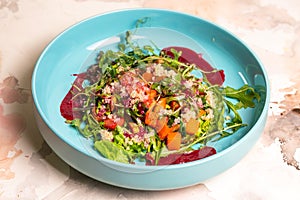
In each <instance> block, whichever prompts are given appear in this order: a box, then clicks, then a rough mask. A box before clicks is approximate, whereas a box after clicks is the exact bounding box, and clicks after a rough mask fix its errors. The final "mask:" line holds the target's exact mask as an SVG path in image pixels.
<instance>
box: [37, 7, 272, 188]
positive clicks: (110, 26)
mask: <svg viewBox="0 0 300 200" xmlns="http://www.w3.org/2000/svg"><path fill="white" fill-rule="evenodd" d="M139 19H143V20H144V21H145V23H143V24H141V25H140V27H139V28H138V31H139V35H140V36H141V37H140V42H141V43H143V42H145V43H147V42H149V41H151V42H154V43H155V44H156V45H157V46H158V47H159V48H163V47H167V46H184V47H188V48H191V49H193V50H195V51H197V52H200V53H202V54H203V56H204V58H205V59H206V60H208V61H209V62H210V63H211V64H212V65H213V66H214V67H217V68H219V69H224V71H225V75H226V80H225V83H224V85H229V86H232V87H235V88H238V87H240V86H242V85H244V84H245V83H247V84H250V85H251V86H253V87H262V88H264V89H265V93H264V94H263V95H262V100H261V101H260V102H259V103H258V104H257V106H256V107H255V108H253V109H247V110H243V111H242V112H241V115H242V118H243V120H244V121H245V122H246V123H248V126H247V127H245V128H243V129H242V130H240V131H239V132H237V133H236V134H234V135H232V136H230V137H227V138H224V139H223V140H221V141H219V142H217V143H215V144H214V147H215V148H216V149H217V152H218V153H217V154H215V155H213V156H210V157H208V158H205V159H202V160H198V161H194V162H190V163H185V164H178V165H169V166H143V165H131V164H123V163H118V162H115V161H111V160H108V159H106V158H103V157H101V156H100V155H99V154H98V153H97V152H96V151H95V150H94V149H93V148H92V145H91V142H90V141H89V140H87V139H85V138H84V137H82V136H81V135H80V134H79V133H78V132H77V131H75V130H74V129H73V128H71V127H70V126H68V125H67V124H66V123H65V122H64V119H63V118H62V117H61V115H60V110H59V106H60V103H61V101H62V99H63V98H64V96H65V95H66V93H67V92H68V90H69V88H70V86H71V84H72V82H73V81H74V77H73V76H71V74H74V73H78V72H80V71H82V70H83V68H84V67H85V66H87V65H89V64H91V63H93V62H94V59H95V56H96V54H95V52H96V51H95V49H97V48H102V49H106V48H111V49H114V48H116V43H117V42H118V41H119V39H120V38H119V36H120V35H122V34H124V32H125V31H127V30H134V29H135V25H136V22H137V20H139ZM32 94H33V98H34V104H35V108H36V109H35V111H36V112H35V113H36V119H37V124H38V127H39V129H40V132H41V134H42V135H43V137H44V139H45V140H46V142H47V143H48V144H49V145H50V147H51V148H52V149H53V150H54V151H55V152H56V153H57V155H59V156H60V157H61V158H62V159H63V160H64V161H65V162H66V163H68V164H69V165H70V166H72V167H73V168H75V169H77V170H78V171H80V172H82V173H84V174H86V175H87V176H90V177H92V178H94V179H96V180H99V181H101V182H104V183H108V184H112V185H115V186H120V187H125V188H133V189H141V190H166V189H175V188H182V187H187V186H190V185H194V184H197V183H201V182H202V181H204V180H207V179H209V178H211V177H214V176H216V175H218V174H220V173H222V172H223V171H225V170H227V169H228V168H230V167H232V166H233V165H234V164H236V163H237V162H239V161H240V160H241V159H242V158H243V157H244V156H245V154H246V153H247V152H248V151H249V150H250V149H251V148H252V147H253V145H254V144H255V142H256V141H257V140H258V138H259V137H260V135H261V133H262V132H263V129H264V126H265V123H266V118H267V111H268V103H269V97H270V90H269V83H268V79H267V75H266V71H265V69H264V68H263V66H262V64H261V63H260V61H259V60H258V59H257V57H256V56H255V55H254V53H253V52H252V51H251V50H249V48H248V47H247V46H246V45H245V44H244V43H243V42H241V41H240V40H239V39H237V38H236V37H235V36H233V35H232V34H230V33H228V32H227V31H225V30H223V29H222V28H220V27H218V26H217V25H215V24H212V23H210V22H207V21H205V20H203V19H200V18H198V17H195V16H191V15H187V14H184V13H178V12H173V11H168V10H157V9H130V10H122V11H115V12H110V13H106V14H102V15H99V16H95V17H92V18H89V19H86V20H84V21H81V22H79V23H77V24H75V25H74V26H72V27H70V28H68V29H67V30H65V31H64V32H62V33H61V34H60V35H58V36H57V37H56V38H55V39H54V40H53V41H52V42H51V43H50V44H49V45H48V46H47V48H46V49H45V50H44V51H43V53H42V54H41V56H40V58H39V60H38V61H37V64H36V66H35V69H34V72H33V76H32Z"/></svg>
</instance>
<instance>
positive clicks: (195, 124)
mask: <svg viewBox="0 0 300 200" xmlns="http://www.w3.org/2000/svg"><path fill="white" fill-rule="evenodd" d="M199 126H200V123H199V121H198V120H196V119H193V118H191V119H190V120H189V121H188V122H187V123H186V125H185V131H186V133H187V134H189V135H194V134H196V133H197V131H198V129H199Z"/></svg>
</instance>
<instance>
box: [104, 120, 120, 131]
mask: <svg viewBox="0 0 300 200" xmlns="http://www.w3.org/2000/svg"><path fill="white" fill-rule="evenodd" d="M103 122H104V125H103V126H104V128H106V129H108V130H114V129H115V128H116V127H117V123H116V122H115V121H114V120H112V119H105V120H103Z"/></svg>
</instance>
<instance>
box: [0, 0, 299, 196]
mask: <svg viewBox="0 0 300 200" xmlns="http://www.w3.org/2000/svg"><path fill="white" fill-rule="evenodd" d="M137 7H154V8H165V9H171V10H177V11H181V12H186V13H189V14H193V15H197V16H199V17H202V18H204V19H206V20H209V21H212V22H214V23H217V24H218V25H220V26H221V27H223V28H225V29H227V30H229V31H230V32H232V33H233V34H235V35H236V36H238V37H239V38H240V39H241V40H243V41H244V42H245V43H246V44H247V45H248V46H249V47H250V48H251V49H252V50H253V51H254V52H255V53H256V54H257V55H258V57H259V58H260V59H261V61H262V63H263V64H264V65H265V68H266V70H267V72H268V75H269V79H270V83H271V103H270V109H269V115H268V121H267V125H266V127H265V129H264V132H263V133H262V136H261V138H260V139H259V141H258V142H257V143H256V144H255V146H254V147H253V149H252V150H251V151H250V152H249V153H248V154H247V155H246V157H245V158H243V159H242V160H241V162H239V163H238V164H236V165H235V166H234V167H232V168H230V169H229V170H227V171H226V172H224V173H222V174H220V175H218V176H216V177H214V178H211V179H209V180H207V181H205V182H203V183H201V184H198V185H194V186H191V187H188V188H183V189H177V190H172V191H152V192H150V191H135V190H128V189H124V188H118V187H114V186H110V185H106V184H103V183H101V182H97V181H95V180H93V179H91V178H88V177H86V176H84V175H82V174H81V173H79V172H77V171H75V170H74V169H72V168H70V167H69V166H68V165H67V164H66V163H65V162H64V161H63V160H61V159H60V158H59V157H57V156H56V154H54V153H53V151H52V150H51V149H50V148H49V146H48V145H47V144H46V143H45V142H44V140H43V138H42V137H41V134H40V133H39V131H38V129H37V126H36V123H35V119H34V116H33V104H32V97H31V91H30V87H31V86H30V84H31V74H32V71H33V68H34V65H35V62H36V60H37V58H38V57H39V55H40V53H41V52H42V50H43V49H44V48H45V46H46V45H47V44H48V43H49V42H50V41H51V40H52V39H53V38H54V37H55V36H56V35H57V34H59V33H60V32H61V31H63V30H64V29H65V28H67V27H69V26H70V25H72V24H74V23H76V22H79V21H81V20H83V19H85V18H88V17H90V16H94V15H97V14H100V13H103V12H107V11H111V10H116V9H122V8H137ZM299 10H300V1H299V0H285V1H281V0H226V1H221V0H215V1H211V0H186V1H181V0H168V1H162V0H62V1H59V0H51V1H50V0H49V1H46V0H31V1H29V0H0V199H1V200H2V199H3V200H10V199H12V200H15V199H28V200H29V199H30V200H31V199H47V200H48V199H50V200H52V199H62V200H67V199H93V200H94V199H120V200H121V199H122V200H123V199H172V200H176V199H210V200H213V199H215V200H226V199H228V200H229V199H234V200H235V199H237V200H240V199H243V200H246V199H251V200H256V199H257V200H258V199H264V200H266V199H272V200H273V199H289V200H291V199H300V193H299V188H300V93H299V87H300V67H299V66H298V64H300V37H299V36H300V12H299Z"/></svg>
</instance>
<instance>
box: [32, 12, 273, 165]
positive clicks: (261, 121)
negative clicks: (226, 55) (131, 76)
mask: <svg viewBox="0 0 300 200" xmlns="http://www.w3.org/2000/svg"><path fill="white" fill-rule="evenodd" d="M137 10H138V11H147V12H151V11H153V12H167V13H172V14H179V15H182V16H187V17H192V18H195V19H199V20H202V21H203V22H204V23H208V24H210V25H211V26H214V27H215V28H217V29H219V30H220V31H223V32H225V33H227V34H228V35H230V36H231V37H232V38H234V39H235V40H236V41H237V42H239V43H240V44H241V45H242V46H244V47H245V49H247V50H248V51H249V53H250V54H251V55H252V56H253V58H254V59H255V60H256V61H257V63H258V64H259V67H260V70H261V71H262V73H263V76H264V79H265V84H266V97H265V103H264V105H263V110H262V112H261V114H260V116H259V117H258V119H257V121H256V122H255V123H254V125H253V126H252V127H251V128H250V129H249V131H248V133H246V134H245V135H244V136H243V137H242V138H241V139H239V140H238V141H237V142H235V143H234V144H232V145H231V146H229V147H228V148H226V149H224V150H222V151H221V152H219V153H217V154H215V155H213V156H210V157H207V158H204V159H201V160H198V161H193V162H188V163H184V164H180V165H168V166H167V168H166V169H176V168H185V167H189V166H194V165H200V164H201V163H204V162H208V161H210V160H214V159H217V158H218V157H222V156H223V155H224V154H227V153H228V152H230V151H232V150H233V149H235V148H237V147H238V146H239V145H240V144H242V143H244V142H245V141H246V140H247V139H248V138H249V137H250V135H251V132H252V130H253V129H254V127H256V126H258V125H264V123H265V118H266V116H267V114H268V105H269V101H270V84H269V79H268V76H267V72H266V70H265V68H264V65H263V64H262V62H261V61H260V60H259V59H258V57H257V56H256V54H255V53H254V52H253V51H252V50H251V49H250V48H249V47H248V46H247V45H246V44H245V43H244V42H243V41H241V40H240V39H239V38H238V37H236V36H235V35H234V34H232V33H231V32H230V31H228V30H226V29H224V28H223V27H221V26H218V25H217V24H215V23H213V22H209V21H207V20H205V19H202V18H200V17H198V16H194V15H191V14H187V13H183V12H178V11H172V10H166V9H154V8H132V9H121V10H115V11H109V12H105V13H103V14H99V15H96V16H92V17H89V18H87V19H84V20H82V21H80V22H78V23H75V24H73V25H72V26H70V27H69V28H67V29H65V30H64V31H63V32H61V33H60V34H58V35H57V36H56V37H55V38H54V39H53V40H52V41H51V42H50V43H49V44H48V45H47V47H46V48H45V49H44V50H43V52H42V53H41V55H40V57H39V58H38V60H37V62H36V65H35V68H34V70H33V73H32V96H33V100H34V105H35V107H36V109H37V111H38V113H39V115H40V116H41V118H42V119H43V121H44V122H45V123H46V124H47V126H48V127H49V128H50V129H51V131H52V132H53V133H56V131H57V130H56V129H55V127H54V126H53V125H51V123H50V122H49V120H48V119H47V117H46V116H45V113H44V111H43V110H42V108H41V106H40V104H39V100H38V96H37V94H36V85H35V83H36V78H37V77H36V76H37V71H38V67H39V65H40V62H41V61H42V59H43V57H44V56H45V54H47V51H48V49H49V48H50V47H51V45H52V44H54V43H55V42H56V40H57V39H58V38H60V37H61V36H62V35H63V34H65V33H66V32H68V31H69V30H71V29H72V28H74V27H76V26H80V25H81V24H82V23H85V22H87V21H91V20H94V19H95V18H98V17H102V16H106V15H113V14H114V13H119V12H131V11H137ZM57 136H58V135H57ZM58 137H59V136H58ZM59 138H60V137H59ZM60 139H62V138H60ZM62 140H63V139H62ZM63 141H64V142H65V143H66V144H68V145H70V144H69V143H68V141H65V140H63ZM70 146H71V145H70ZM72 148H74V149H75V150H77V149H76V147H74V146H72ZM81 153H83V154H85V153H84V152H81ZM85 155H87V154H85ZM87 156H89V155H87ZM101 162H104V163H107V164H111V165H114V166H120V167H121V168H134V169H136V170H142V171H143V170H146V171H148V170H149V169H153V170H155V169H157V170H158V169H162V167H161V166H141V165H129V164H124V163H119V162H115V161H112V160H108V159H106V158H103V159H102V160H101Z"/></svg>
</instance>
